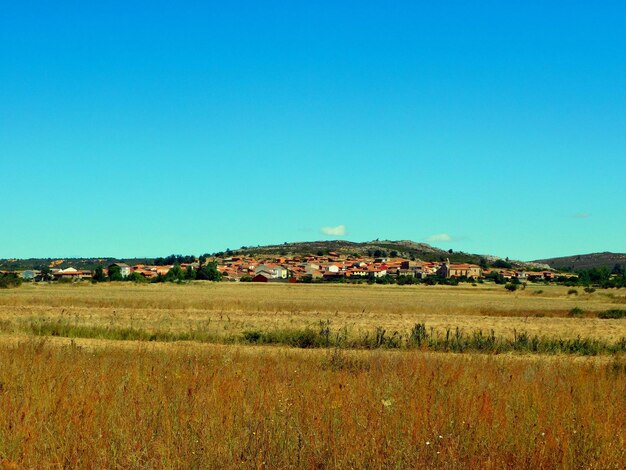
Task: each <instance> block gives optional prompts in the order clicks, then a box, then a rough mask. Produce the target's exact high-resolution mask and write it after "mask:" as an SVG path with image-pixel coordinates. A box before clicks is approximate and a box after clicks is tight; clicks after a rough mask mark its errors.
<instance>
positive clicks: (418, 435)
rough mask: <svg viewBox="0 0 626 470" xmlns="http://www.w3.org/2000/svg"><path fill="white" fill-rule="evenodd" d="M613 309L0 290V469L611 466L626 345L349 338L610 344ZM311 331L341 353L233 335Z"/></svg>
mask: <svg viewBox="0 0 626 470" xmlns="http://www.w3.org/2000/svg"><path fill="white" fill-rule="evenodd" d="M625 306H626V293H625V292H624V291H623V290H614V289H613V290H598V291H596V292H593V293H585V292H584V291H582V290H580V292H578V293H577V294H572V293H568V289H566V288H562V287H558V286H539V285H538V286H529V287H528V288H527V289H525V290H523V291H517V292H507V291H505V290H504V289H503V288H502V286H493V285H484V286H476V287H473V286H469V285H468V286H467V287H460V286H457V287H451V286H405V287H402V286H367V285H343V286H342V285H267V284H264V285H251V284H247V285H245V284H227V283H221V284H213V283H191V284H184V285H175V284H171V285H163V284H160V285H133V284H129V283H123V284H122V283H119V284H118V283H107V284H99V285H91V284H80V283H79V284H69V285H34V284H25V285H23V286H21V287H20V288H17V289H8V290H2V291H0V462H1V463H0V468H1V467H2V465H4V466H5V467H7V468H11V467H12V466H15V467H16V468H18V467H37V466H38V465H42V464H45V465H52V466H69V467H114V466H122V467H155V466H156V467H162V466H166V467H242V466H243V467H248V468H250V467H251V468H259V467H270V468H274V467H278V468H294V467H295V468H298V467H300V468H311V467H315V468H325V467H329V468H353V467H410V468H416V467H417V468H419V467H421V468H472V467H473V468H506V467H517V468H554V467H561V468H580V467H589V468H621V466H622V463H623V461H624V458H626V455H625V452H624V448H625V447H626V442H625V431H626V362H625V360H624V354H623V352H619V351H617V352H610V351H608V350H606V349H601V350H593V351H592V352H591V353H589V351H586V350H585V351H583V350H576V349H574V350H572V351H571V352H567V353H564V352H563V351H562V350H559V351H556V352H555V353H550V354H545V353H542V354H538V353H528V352H519V351H517V352H516V351H504V352H502V353H498V351H497V350H493V349H491V350H486V351H485V352H482V353H477V352H476V351H475V350H474V349H472V348H469V349H468V350H467V352H464V353H462V354H459V353H456V352H447V353H442V352H432V351H434V350H443V349H442V348H440V349H435V348H432V350H431V349H429V348H428V345H421V346H415V347H408V346H406V345H407V344H409V343H408V342H406V343H402V344H403V345H402V347H396V348H393V347H391V345H392V343H391V342H388V343H385V342H381V343H380V344H375V345H374V346H377V347H374V346H372V345H371V344H370V343H366V342H363V341H361V340H359V338H361V339H362V338H364V337H366V335H368V334H372V335H373V334H374V332H376V331H378V332H380V331H384V332H386V335H387V337H391V336H392V335H393V333H394V332H399V334H400V335H405V334H406V335H407V336H406V338H407V340H406V341H408V338H409V336H408V334H409V332H410V331H411V329H412V328H414V327H415V325H416V324H423V325H425V326H426V328H427V331H430V332H432V333H431V334H432V335H433V338H434V337H435V335H437V338H439V339H438V340H439V341H443V338H444V335H445V332H446V330H448V331H453V332H455V331H462V332H463V334H466V335H470V334H472V332H475V331H477V330H481V331H484V332H485V334H487V332H490V333H489V334H493V335H494V337H495V338H497V339H498V338H513V337H514V336H516V335H517V336H519V335H520V334H521V333H522V332H525V333H527V334H529V335H533V336H536V337H538V338H541V339H545V338H552V339H560V340H571V341H574V340H575V339H577V338H578V339H579V340H580V339H583V340H585V339H590V340H594V341H596V342H598V344H600V343H602V344H619V341H620V339H621V338H623V337H624V336H626V326H625V323H624V321H625V320H624V319H617V318H616V319H600V318H598V313H599V312H603V311H607V310H611V309H624V308H625ZM575 308H576V309H578V310H576V314H575V315H573V314H572V310H573V309H575ZM50 325H52V326H50ZM320 325H322V326H323V325H326V326H327V328H328V329H329V330H330V331H331V334H332V335H335V334H336V333H338V332H340V331H343V332H345V333H344V334H345V342H344V343H342V346H343V347H339V345H338V344H336V343H333V345H332V347H328V348H326V347H323V344H322V345H321V347H320V344H317V343H311V344H309V343H307V346H314V347H312V348H306V349H302V348H294V347H287V346H285V344H289V343H288V342H286V343H283V342H281V341H276V342H275V343H276V344H273V345H265V344H261V343H257V344H252V343H254V341H252V340H249V339H250V338H251V337H253V338H256V336H253V334H252V333H254V334H258V335H259V337H261V338H262V337H265V336H263V335H266V336H268V335H271V334H273V332H289V331H291V332H301V331H313V332H315V334H316V335H318V334H319V330H320ZM122 329H125V330H123V331H126V332H128V331H131V332H132V331H135V332H145V333H146V335H148V336H137V337H134V336H132V335H130V334H127V335H126V336H123V335H118V336H116V332H118V333H119V332H120V331H122ZM276 335H278V333H276ZM277 337H278V338H280V335H278V336H277ZM246 338H247V339H248V341H246ZM468 338H469V336H468ZM120 339H125V340H126V341H120ZM136 339H140V341H137V340H136ZM177 339H187V341H177ZM351 341H352V343H351ZM359 341H361V342H359ZM431 341H432V338H431ZM433 344H434V343H433ZM437 344H439V343H437ZM594 344H595V343H594ZM350 345H355V347H350ZM445 350H446V351H450V350H454V349H445ZM524 351H525V350H524Z"/></svg>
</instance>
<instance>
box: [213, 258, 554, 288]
mask: <svg viewBox="0 0 626 470" xmlns="http://www.w3.org/2000/svg"><path fill="white" fill-rule="evenodd" d="M218 270H219V271H220V272H221V273H222V275H223V277H224V278H225V279H231V280H242V279H246V280H250V278H252V279H251V280H252V281H254V282H271V281H274V282H276V281H291V282H297V281H299V280H304V279H307V278H308V279H310V280H338V279H342V278H344V279H351V280H355V279H356V280H358V279H376V278H382V277H385V276H391V277H398V276H409V277H414V278H418V279H425V278H427V277H429V276H439V277H443V278H446V279H450V278H468V279H470V278H473V279H480V278H483V277H485V276H486V275H488V274H489V273H491V272H494V271H497V272H498V273H500V274H501V275H502V276H503V277H504V278H506V279H513V278H517V279H519V280H520V281H526V280H533V279H534V280H543V279H551V278H552V277H553V275H554V273H553V272H552V271H542V272H525V271H515V270H502V269H493V270H489V269H483V268H481V267H480V266H478V265H476V264H468V263H450V261H449V260H445V261H442V262H435V261H414V260H407V259H402V258H362V257H343V256H341V255H339V254H338V253H335V252H330V253H328V255H325V256H316V255H308V256H302V257H292V258H287V257H278V258H269V259H263V260H257V259H256V258H250V257H239V256H232V257H229V258H224V259H222V260H221V261H220V263H219V265H218Z"/></svg>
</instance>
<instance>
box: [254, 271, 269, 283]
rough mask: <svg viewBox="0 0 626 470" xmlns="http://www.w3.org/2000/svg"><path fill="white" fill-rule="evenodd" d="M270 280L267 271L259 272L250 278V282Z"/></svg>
mask: <svg viewBox="0 0 626 470" xmlns="http://www.w3.org/2000/svg"><path fill="white" fill-rule="evenodd" d="M269 280H270V278H269V275H268V273H266V272H264V271H263V272H260V273H259V274H257V275H256V276H254V277H253V278H252V282H268V281H269Z"/></svg>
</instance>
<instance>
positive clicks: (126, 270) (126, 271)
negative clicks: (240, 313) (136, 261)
mask: <svg viewBox="0 0 626 470" xmlns="http://www.w3.org/2000/svg"><path fill="white" fill-rule="evenodd" d="M115 267H118V268H120V274H121V275H122V277H128V276H130V273H131V269H130V266H128V265H127V264H126V263H113V264H110V265H109V266H108V268H109V272H111V268H115Z"/></svg>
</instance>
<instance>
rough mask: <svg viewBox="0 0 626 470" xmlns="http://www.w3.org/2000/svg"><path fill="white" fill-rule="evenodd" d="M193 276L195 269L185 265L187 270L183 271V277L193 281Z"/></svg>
mask: <svg viewBox="0 0 626 470" xmlns="http://www.w3.org/2000/svg"><path fill="white" fill-rule="evenodd" d="M195 278H196V271H195V270H194V269H193V268H192V267H191V266H187V271H186V272H185V279H187V280H189V281H193V280H194V279H195Z"/></svg>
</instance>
